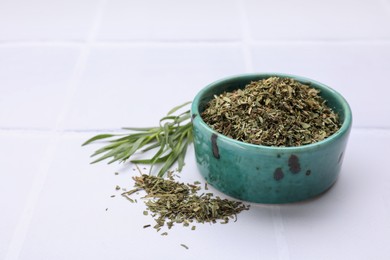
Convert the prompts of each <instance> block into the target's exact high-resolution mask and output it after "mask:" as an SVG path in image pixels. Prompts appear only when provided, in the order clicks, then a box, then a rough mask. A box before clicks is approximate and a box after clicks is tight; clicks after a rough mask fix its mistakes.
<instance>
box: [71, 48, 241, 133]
mask: <svg viewBox="0 0 390 260" xmlns="http://www.w3.org/2000/svg"><path fill="white" fill-rule="evenodd" d="M243 64H244V62H243V59H242V55H241V50H240V48H239V47H237V46H225V45H221V46H219V45H216V46H214V45H212V46H197V45H196V44H195V45H192V46H178V45H173V46H171V47H160V46H149V47H148V46H146V47H141V46H139V47H126V46H120V47H117V48H109V47H100V48H95V49H93V51H92V53H91V55H90V58H89V60H88V65H87V69H86V72H85V74H84V77H83V79H82V81H81V83H80V88H79V92H78V93H77V96H76V98H75V102H74V104H73V105H72V110H71V112H70V114H69V117H68V118H67V120H66V122H65V127H66V128H72V129H75V128H76V129H96V128H106V129H107V128H110V129H112V128H120V127H124V126H145V125H155V124H157V123H158V120H159V119H160V118H161V117H162V116H164V115H165V114H166V112H168V111H169V110H170V109H171V108H172V107H174V106H176V105H180V104H182V103H184V102H186V101H191V100H192V99H193V98H194V96H195V94H196V93H197V92H198V91H199V90H200V89H201V88H203V87H205V86H206V85H207V84H209V83H211V82H213V81H215V80H217V79H219V78H221V77H225V76H228V75H231V74H238V73H242V72H243V71H244V65H243Z"/></svg>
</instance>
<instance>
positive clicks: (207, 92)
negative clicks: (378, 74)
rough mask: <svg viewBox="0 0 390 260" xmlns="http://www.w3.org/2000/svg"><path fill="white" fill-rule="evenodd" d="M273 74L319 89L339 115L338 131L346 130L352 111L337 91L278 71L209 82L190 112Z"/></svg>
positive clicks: (195, 111) (196, 110)
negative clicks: (215, 98) (225, 93)
mask: <svg viewBox="0 0 390 260" xmlns="http://www.w3.org/2000/svg"><path fill="white" fill-rule="evenodd" d="M274 76H276V77H281V78H293V79H295V80H297V81H299V82H301V83H302V84H305V85H308V86H310V87H313V88H315V89H318V90H320V93H319V95H320V96H321V97H322V98H323V99H325V100H326V101H327V105H328V106H329V107H330V108H332V109H333V110H334V111H335V112H336V113H337V114H338V115H339V117H340V122H341V124H342V125H341V127H340V129H339V131H338V132H343V131H347V130H348V128H349V127H350V125H351V121H352V113H351V110H350V107H349V105H348V103H347V101H346V100H345V99H344V98H343V97H342V96H341V95H340V94H339V93H338V92H336V91H335V90H333V89H331V88H330V87H328V86H326V85H324V84H322V83H320V82H317V81H314V80H311V79H308V78H304V77H300V76H295V75H289V74H280V73H264V74H245V75H240V76H234V77H229V78H225V79H221V80H219V81H216V82H214V83H211V84H210V85H208V86H206V87H205V88H204V89H203V90H201V91H200V92H199V94H198V95H197V96H196V97H195V99H194V102H193V107H192V114H199V115H201V114H202V112H203V111H204V110H205V108H206V106H207V103H208V102H209V101H210V100H211V99H213V98H214V95H219V94H221V93H223V92H231V91H234V90H236V89H242V88H244V87H245V86H246V85H247V84H249V83H250V82H252V81H257V80H261V79H266V78H269V77H274ZM200 118H201V117H200ZM201 121H202V123H204V124H206V123H205V122H204V121H203V119H202V120H201ZM328 138H329V137H328Z"/></svg>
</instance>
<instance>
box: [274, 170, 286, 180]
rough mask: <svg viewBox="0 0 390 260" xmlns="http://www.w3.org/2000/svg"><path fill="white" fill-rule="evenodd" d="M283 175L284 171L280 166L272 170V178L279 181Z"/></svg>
mask: <svg viewBox="0 0 390 260" xmlns="http://www.w3.org/2000/svg"><path fill="white" fill-rule="evenodd" d="M283 177H284V173H283V170H282V168H276V169H275V172H274V179H275V180H276V181H280V180H281V179H283Z"/></svg>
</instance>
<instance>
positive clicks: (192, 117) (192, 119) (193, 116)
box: [191, 114, 198, 122]
mask: <svg viewBox="0 0 390 260" xmlns="http://www.w3.org/2000/svg"><path fill="white" fill-rule="evenodd" d="M197 115H198V114H193V115H192V116H191V122H192V121H194V119H195V117H196V116H197Z"/></svg>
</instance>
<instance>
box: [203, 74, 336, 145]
mask: <svg viewBox="0 0 390 260" xmlns="http://www.w3.org/2000/svg"><path fill="white" fill-rule="evenodd" d="M202 118H203V120H204V121H205V122H206V123H207V124H208V125H209V126H210V127H211V128H213V129H214V130H216V131H217V132H219V133H221V134H223V135H225V136H227V137H230V138H233V139H236V140H239V141H242V142H246V143H251V144H256V145H265V146H282V147H291V146H301V145H306V144H311V143H315V142H318V141H321V140H323V139H325V138H327V137H328V136H330V135H332V134H333V133H335V132H336V131H337V130H338V129H339V128H340V121H339V116H338V114H337V113H335V112H334V111H333V110H332V109H331V108H330V107H328V106H327V104H326V101H325V100H324V99H323V98H322V97H321V96H320V95H319V90H317V89H314V88H312V87H310V86H307V85H304V84H302V83H300V82H298V81H296V80H294V79H291V78H280V77H270V78H267V79H263V80H259V81H253V82H251V83H249V84H248V85H246V86H245V88H243V89H237V90H235V91H232V92H224V93H222V94H220V95H218V96H214V99H212V100H211V101H210V102H209V103H208V104H207V106H206V109H205V110H204V111H203V113H202Z"/></svg>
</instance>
